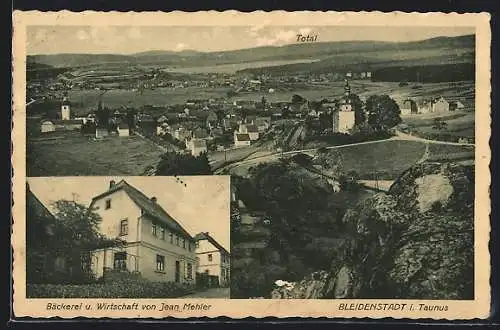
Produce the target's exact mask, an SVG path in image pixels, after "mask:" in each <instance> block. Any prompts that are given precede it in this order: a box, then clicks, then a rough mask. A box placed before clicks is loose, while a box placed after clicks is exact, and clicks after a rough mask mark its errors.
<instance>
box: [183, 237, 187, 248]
mask: <svg viewBox="0 0 500 330" xmlns="http://www.w3.org/2000/svg"><path fill="white" fill-rule="evenodd" d="M182 248H183V249H186V239H185V238H183V239H182Z"/></svg>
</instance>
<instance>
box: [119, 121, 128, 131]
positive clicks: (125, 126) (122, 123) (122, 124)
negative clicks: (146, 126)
mask: <svg viewBox="0 0 500 330" xmlns="http://www.w3.org/2000/svg"><path fill="white" fill-rule="evenodd" d="M118 128H119V129H128V128H129V127H128V123H126V122H121V123H120V125H118Z"/></svg>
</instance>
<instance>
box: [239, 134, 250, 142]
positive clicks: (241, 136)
mask: <svg viewBox="0 0 500 330" xmlns="http://www.w3.org/2000/svg"><path fill="white" fill-rule="evenodd" d="M236 140H238V141H250V135H248V134H236Z"/></svg>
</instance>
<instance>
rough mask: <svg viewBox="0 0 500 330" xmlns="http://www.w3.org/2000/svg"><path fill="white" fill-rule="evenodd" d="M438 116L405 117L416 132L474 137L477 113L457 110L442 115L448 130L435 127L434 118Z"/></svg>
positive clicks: (405, 120) (406, 121)
mask: <svg viewBox="0 0 500 330" xmlns="http://www.w3.org/2000/svg"><path fill="white" fill-rule="evenodd" d="M435 117H436V116H420V115H416V116H409V117H406V118H405V119H404V122H405V123H406V124H408V125H409V126H410V127H411V129H412V130H413V131H415V132H417V133H418V132H421V133H431V134H438V133H441V134H450V135H454V136H458V137H474V135H475V113H474V112H456V113H453V112H452V113H448V114H445V115H443V116H440V117H441V118H442V119H443V120H444V121H445V122H446V124H447V127H446V130H442V131H438V130H436V129H434V128H433V125H434V123H433V120H434V118H435Z"/></svg>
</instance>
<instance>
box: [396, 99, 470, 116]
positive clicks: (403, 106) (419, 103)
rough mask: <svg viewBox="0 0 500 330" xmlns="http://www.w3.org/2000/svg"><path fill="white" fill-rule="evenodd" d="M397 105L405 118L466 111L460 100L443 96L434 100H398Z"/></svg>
mask: <svg viewBox="0 0 500 330" xmlns="http://www.w3.org/2000/svg"><path fill="white" fill-rule="evenodd" d="M396 103H398V105H399V109H400V110H401V115H403V116H408V115H412V114H425V113H444V112H449V111H456V110H464V109H465V108H466V106H465V105H464V103H462V102H461V101H460V100H450V99H447V98H445V97H442V96H441V97H437V98H433V99H417V100H416V99H412V98H406V99H396Z"/></svg>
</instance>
